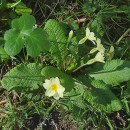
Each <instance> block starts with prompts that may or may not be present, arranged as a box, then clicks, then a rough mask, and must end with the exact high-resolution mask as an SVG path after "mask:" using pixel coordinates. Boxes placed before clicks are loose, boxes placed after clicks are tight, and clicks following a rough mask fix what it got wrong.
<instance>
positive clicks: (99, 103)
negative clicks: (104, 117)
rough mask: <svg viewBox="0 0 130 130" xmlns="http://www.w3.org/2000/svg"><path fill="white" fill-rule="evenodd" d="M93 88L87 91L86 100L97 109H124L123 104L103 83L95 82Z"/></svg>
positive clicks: (108, 110)
mask: <svg viewBox="0 0 130 130" xmlns="http://www.w3.org/2000/svg"><path fill="white" fill-rule="evenodd" d="M92 85H93V87H92V88H91V89H90V90H88V91H86V92H85V94H84V98H85V99H86V100H87V101H88V102H89V103H90V104H91V105H92V106H93V107H94V108H96V109H98V110H100V111H107V112H112V111H119V110H121V109H122V105H121V102H120V101H119V99H118V98H117V97H116V96H115V94H114V93H112V92H111V90H110V89H109V87H108V86H107V85H106V84H104V83H103V82H101V81H93V82H92Z"/></svg>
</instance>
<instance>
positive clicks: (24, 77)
mask: <svg viewBox="0 0 130 130" xmlns="http://www.w3.org/2000/svg"><path fill="white" fill-rule="evenodd" d="M42 68H43V66H42V65H37V64H35V63H30V64H20V65H18V66H16V67H14V68H13V69H11V70H10V71H9V72H7V73H6V74H5V75H4V77H3V79H2V86H3V88H5V89H7V90H11V89H15V88H18V89H20V88H22V89H27V88H31V89H33V88H37V87H38V85H42V83H43V81H44V76H42V75H41V70H42Z"/></svg>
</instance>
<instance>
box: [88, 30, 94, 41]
mask: <svg viewBox="0 0 130 130" xmlns="http://www.w3.org/2000/svg"><path fill="white" fill-rule="evenodd" d="M88 39H89V40H90V41H96V37H95V36H94V33H93V32H90V34H89V37H88Z"/></svg>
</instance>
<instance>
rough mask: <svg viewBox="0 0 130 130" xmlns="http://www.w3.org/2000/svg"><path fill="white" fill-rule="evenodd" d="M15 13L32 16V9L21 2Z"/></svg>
mask: <svg viewBox="0 0 130 130" xmlns="http://www.w3.org/2000/svg"><path fill="white" fill-rule="evenodd" d="M15 12H16V13H17V14H19V15H23V14H31V13H32V9H31V8H28V7H27V6H26V5H25V4H24V3H23V2H20V4H18V5H17V6H16V9H15Z"/></svg>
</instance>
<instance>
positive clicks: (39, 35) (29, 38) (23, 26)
mask: <svg viewBox="0 0 130 130" xmlns="http://www.w3.org/2000/svg"><path fill="white" fill-rule="evenodd" d="M35 23H36V21H35V18H34V17H33V16H31V15H23V16H21V17H20V18H18V19H14V20H13V21H12V29H10V30H8V31H6V32H5V35H4V39H5V46H4V48H5V51H6V52H7V54H9V55H11V56H14V55H16V54H18V53H19V52H20V51H21V49H22V48H23V47H24V46H25V47H26V48H27V54H28V55H30V56H32V57H34V56H38V55H39V53H40V52H41V51H46V50H49V48H50V43H49V41H48V39H47V34H46V33H45V32H44V31H43V30H41V29H37V28H34V25H35Z"/></svg>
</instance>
